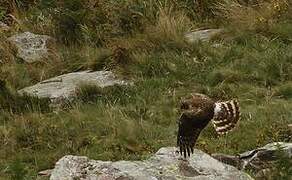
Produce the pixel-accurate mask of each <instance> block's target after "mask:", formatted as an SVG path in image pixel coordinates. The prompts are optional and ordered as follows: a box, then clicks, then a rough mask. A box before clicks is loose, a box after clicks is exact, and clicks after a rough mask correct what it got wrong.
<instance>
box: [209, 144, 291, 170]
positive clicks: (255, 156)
mask: <svg viewBox="0 0 292 180" xmlns="http://www.w3.org/2000/svg"><path fill="white" fill-rule="evenodd" d="M277 152H282V153H284V155H285V156H287V157H286V158H292V143H284V142H274V143H270V144H267V145H265V146H263V147H261V148H257V149H254V150H251V151H247V152H244V153H242V154H239V155H238V156H231V155H224V154H212V156H213V157H214V158H216V159H218V160H219V161H221V162H223V163H226V164H230V165H233V166H235V167H237V168H238V169H240V170H253V171H255V172H259V171H261V170H263V169H269V168H271V167H272V162H274V161H275V160H278V159H279V157H278V156H277Z"/></svg>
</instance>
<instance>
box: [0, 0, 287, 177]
mask: <svg viewBox="0 0 292 180" xmlns="http://www.w3.org/2000/svg"><path fill="white" fill-rule="evenodd" d="M0 21H2V22H4V23H6V24H7V25H9V26H10V30H9V31H0V38H1V41H0V80H1V81H0V109H1V112H0V179H9V178H10V179H35V178H36V177H37V172H39V171H41V170H45V169H50V168H53V167H54V164H55V163H56V161H57V160H58V159H60V158H61V157H62V156H64V155H66V154H73V155H85V156H88V157H90V158H93V159H100V160H120V159H125V160H136V159H143V158H146V157H148V156H149V155H150V154H152V153H154V152H156V151H157V150H158V149H159V148H160V147H164V146H175V145H176V133H177V118H178V112H177V109H178V102H179V100H180V98H181V97H184V96H186V95H188V94H190V93H192V92H199V93H204V94H207V95H208V96H210V97H212V98H214V99H218V100H219V99H221V100H226V99H230V98H237V99H238V100H239V102H240V106H241V111H242V117H241V121H240V123H239V126H238V127H237V129H236V130H235V131H233V132H231V133H229V134H228V135H225V136H217V135H216V132H215V131H214V129H213V127H212V126H211V125H210V127H208V128H207V129H205V130H204V131H203V133H202V135H201V136H200V138H199V139H198V142H197V148H198V149H201V150H203V151H205V152H208V153H215V152H216V153H227V154H237V153H240V152H244V151H247V150H251V149H254V148H256V147H260V146H262V145H265V144H267V143H269V142H277V141H283V142H292V132H291V129H290V130H289V129H288V124H291V123H292V111H291V109H292V2H291V1H289V0H197V1H193V0H160V1H159V0H148V1H142V0H13V1H12V0H1V2H0ZM198 28H224V29H225V32H224V34H222V35H220V36H218V37H217V36H216V37H214V38H213V39H212V41H210V42H197V43H194V44H190V43H187V42H186V41H185V39H184V34H185V33H186V32H189V31H192V30H195V29H198ZM25 31H29V32H33V33H36V34H46V35H49V36H52V37H54V38H55V39H56V41H57V43H56V44H57V45H56V47H55V49H56V50H58V53H59V55H56V56H55V57H52V58H50V59H49V60H48V61H46V62H36V63H31V64H27V63H24V62H23V61H22V60H21V59H19V58H17V57H16V56H15V53H16V52H15V49H14V47H12V46H11V45H10V44H9V43H8V41H7V38H8V37H10V36H11V35H14V34H17V33H20V32H25ZM214 44H219V45H218V46H214ZM86 69H91V70H104V69H106V70H112V71H114V72H115V73H116V74H118V75H120V76H122V77H124V78H126V79H129V80H131V81H133V82H134V85H133V86H121V87H119V86H114V87H108V88H104V89H102V88H98V87H94V86H82V87H80V88H79V92H78V94H79V96H78V99H77V100H75V101H74V102H72V103H70V104H68V105H67V106H66V107H63V108H62V109H59V110H58V111H56V110H54V109H52V108H51V107H50V106H49V102H48V100H47V99H37V98H34V97H26V96H25V97H22V96H20V95H18V94H17V90H19V89H21V88H23V87H26V86H29V85H33V84H35V83H37V82H39V81H41V80H44V79H47V78H49V77H54V76H56V75H60V74H64V73H67V72H75V71H80V70H86ZM283 167H285V166H284V165H281V166H279V168H278V169H277V170H275V171H274V172H273V174H272V175H271V179H275V177H277V179H281V178H282V179H285V178H287V179H288V177H289V173H291V166H290V168H289V165H286V167H287V168H286V169H285V168H283ZM273 177H274V178H273Z"/></svg>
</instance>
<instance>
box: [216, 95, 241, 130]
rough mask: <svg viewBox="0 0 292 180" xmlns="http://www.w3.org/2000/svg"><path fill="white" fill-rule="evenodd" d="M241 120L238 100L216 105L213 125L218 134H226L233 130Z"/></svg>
mask: <svg viewBox="0 0 292 180" xmlns="http://www.w3.org/2000/svg"><path fill="white" fill-rule="evenodd" d="M239 119H240V110H239V103H238V101H237V100H230V101H225V102H217V103H215V109H214V117H213V120H212V122H213V125H214V127H215V130H216V132H217V133H218V134H226V133H228V132H229V131H231V130H233V129H234V127H235V125H236V124H237V122H238V121H239Z"/></svg>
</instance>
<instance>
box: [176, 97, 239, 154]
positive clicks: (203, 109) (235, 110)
mask: <svg viewBox="0 0 292 180" xmlns="http://www.w3.org/2000/svg"><path fill="white" fill-rule="evenodd" d="M180 105H181V107H180V111H181V116H180V118H179V122H178V126H179V127H178V135H177V146H178V147H179V149H180V153H181V154H183V155H184V157H186V156H190V154H191V153H193V148H194V146H195V143H196V141H197V139H198V137H199V135H200V133H201V131H202V130H203V129H204V128H205V127H206V126H207V125H208V123H209V122H210V121H211V120H212V119H213V120H212V122H213V125H214V127H215V130H216V132H217V133H218V134H225V133H227V132H229V131H230V130H232V129H233V128H234V127H235V125H236V123H237V122H238V120H239V118H240V112H239V105H238V102H237V101H236V100H231V101H226V102H215V101H213V100H212V99H210V98H209V97H207V96H206V95H203V94H192V95H191V96H190V97H188V98H185V99H183V100H182V101H181V104H180Z"/></svg>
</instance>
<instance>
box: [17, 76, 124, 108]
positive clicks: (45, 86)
mask: <svg viewBox="0 0 292 180" xmlns="http://www.w3.org/2000/svg"><path fill="white" fill-rule="evenodd" d="M126 84H128V83H127V82H126V81H124V80H121V79H118V78H116V76H115V75H114V74H113V73H112V72H110V71H94V72H90V71H81V72H73V73H68V74H63V75H61V76H57V77H54V78H51V79H47V80H45V81H42V82H40V83H37V84H35V85H33V86H30V87H26V88H24V89H21V90H19V91H18V92H19V93H20V94H28V95H31V96H37V97H39V98H50V99H51V101H52V102H54V103H58V102H62V101H63V100H71V99H73V98H74V97H75V95H76V89H77V88H78V87H79V86H80V85H96V86H99V87H107V86H113V85H126Z"/></svg>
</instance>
